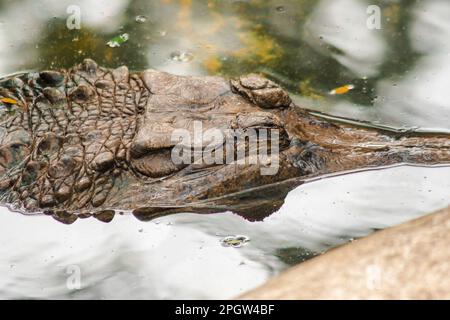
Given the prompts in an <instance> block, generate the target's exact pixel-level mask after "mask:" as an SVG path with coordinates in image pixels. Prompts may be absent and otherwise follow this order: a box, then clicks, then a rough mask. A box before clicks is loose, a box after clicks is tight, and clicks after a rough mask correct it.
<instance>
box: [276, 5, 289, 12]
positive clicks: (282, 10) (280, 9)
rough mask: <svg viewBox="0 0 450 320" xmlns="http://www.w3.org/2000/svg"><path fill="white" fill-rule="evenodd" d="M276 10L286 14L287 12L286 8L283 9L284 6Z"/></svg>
mask: <svg viewBox="0 0 450 320" xmlns="http://www.w3.org/2000/svg"><path fill="white" fill-rule="evenodd" d="M275 9H276V10H277V11H278V12H285V11H286V8H285V7H283V6H278V7H276V8H275Z"/></svg>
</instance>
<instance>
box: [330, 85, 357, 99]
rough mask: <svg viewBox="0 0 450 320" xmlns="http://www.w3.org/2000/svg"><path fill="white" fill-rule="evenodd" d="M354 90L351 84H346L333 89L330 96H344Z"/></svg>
mask: <svg viewBox="0 0 450 320" xmlns="http://www.w3.org/2000/svg"><path fill="white" fill-rule="evenodd" d="M353 89H355V86H354V85H353V84H346V85H345V86H342V87H339V88H335V89H333V90H331V91H330V94H331V95H333V96H334V95H340V94H346V93H348V92H349V91H350V90H353Z"/></svg>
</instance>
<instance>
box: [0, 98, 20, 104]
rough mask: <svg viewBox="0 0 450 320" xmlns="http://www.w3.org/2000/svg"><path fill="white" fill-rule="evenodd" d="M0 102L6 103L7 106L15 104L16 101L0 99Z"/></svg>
mask: <svg viewBox="0 0 450 320" xmlns="http://www.w3.org/2000/svg"><path fill="white" fill-rule="evenodd" d="M0 102H3V103H7V104H17V100H14V99H11V98H0Z"/></svg>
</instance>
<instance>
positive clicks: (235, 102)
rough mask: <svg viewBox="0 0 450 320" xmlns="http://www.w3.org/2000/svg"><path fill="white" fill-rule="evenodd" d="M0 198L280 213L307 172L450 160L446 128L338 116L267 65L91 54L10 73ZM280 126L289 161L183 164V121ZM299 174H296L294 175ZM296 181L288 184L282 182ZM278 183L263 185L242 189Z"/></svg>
mask: <svg viewBox="0 0 450 320" xmlns="http://www.w3.org/2000/svg"><path fill="white" fill-rule="evenodd" d="M0 98H10V99H14V100H16V101H17V102H18V103H17V104H15V105H9V104H8V103H3V104H2V105H1V106H0V107H1V109H0V200H1V203H3V204H9V205H12V206H14V207H15V208H18V209H20V210H23V211H27V212H45V213H47V214H51V215H53V216H54V217H55V218H56V219H58V220H60V221H62V222H66V223H72V222H74V221H75V220H76V219H77V217H88V216H91V215H94V216H96V217H97V218H98V219H99V220H101V221H105V222H108V221H111V219H112V217H113V216H114V211H113V210H133V212H134V214H135V215H136V216H137V217H138V218H141V219H150V218H153V217H155V216H158V215H162V214H169V213H173V212H181V211H184V212H185V211H195V212H205V213H209V212H217V211H224V210H227V209H232V210H234V211H235V212H238V213H241V214H243V215H245V216H246V217H247V218H249V219H252V220H253V219H259V218H261V217H262V216H264V215H267V214H270V213H271V212H273V211H274V210H276V209H277V207H279V205H280V204H281V203H282V200H283V198H284V195H285V194H286V192H288V191H289V190H290V189H291V188H292V187H294V186H296V185H298V184H300V183H301V182H302V181H303V180H304V179H308V178H311V177H315V176H319V175H323V174H329V173H333V172H341V171H345V170H353V169H360V168H367V167H374V166H384V165H390V164H395V163H418V164H437V163H449V162H450V140H449V135H447V134H421V133H408V134H406V133H405V134H400V133H397V132H391V131H382V130H375V129H366V128H363V127H359V126H355V125H349V124H341V123H332V122H329V121H327V120H324V119H322V118H319V117H317V116H314V115H312V114H311V113H309V112H307V111H306V110H304V109H302V108H300V107H298V106H296V105H294V104H293V103H292V102H291V100H290V98H289V95H288V94H287V92H286V91H284V90H283V89H282V88H281V87H279V86H278V85H277V84H275V83H274V82H272V81H270V80H268V79H265V78H262V77H260V76H258V75H247V76H243V77H240V78H239V79H233V80H231V81H228V80H225V79H223V78H219V77H181V76H174V75H170V74H167V73H164V72H159V71H155V70H146V71H143V72H139V73H130V72H129V71H128V69H127V68H126V67H120V68H117V69H114V70H110V69H105V68H101V67H98V66H97V64H96V63H95V62H94V61H92V60H89V59H87V60H85V61H84V62H83V63H81V64H80V65H78V66H75V67H74V68H72V69H69V70H60V71H42V72H40V73H26V74H19V75H15V76H11V77H9V78H6V79H3V80H2V81H0ZM198 120H199V121H202V124H203V130H207V129H209V128H219V129H223V130H225V129H241V130H244V131H245V130H248V129H250V128H252V129H254V128H256V129H263V128H276V129H279V131H280V133H281V141H280V155H279V157H280V167H279V171H278V173H277V174H276V175H274V176H263V175H261V171H260V169H261V167H262V166H266V165H267V164H254V165H249V164H247V165H246V164H239V165H220V164H217V165H206V164H201V163H196V164H192V165H175V164H174V163H172V161H171V158H170V152H171V149H172V148H173V147H174V143H173V142H171V139H170V138H171V133H172V131H173V130H175V129H180V128H183V129H187V130H188V131H190V132H192V131H193V123H194V121H198ZM292 178H298V179H294V180H293V179H292ZM282 181H288V182H286V183H283V184H277V183H278V182H282ZM263 186H270V188H267V189H266V190H265V192H264V193H261V192H259V196H258V192H254V193H251V192H247V193H245V192H242V191H245V190H251V189H254V188H260V187H263Z"/></svg>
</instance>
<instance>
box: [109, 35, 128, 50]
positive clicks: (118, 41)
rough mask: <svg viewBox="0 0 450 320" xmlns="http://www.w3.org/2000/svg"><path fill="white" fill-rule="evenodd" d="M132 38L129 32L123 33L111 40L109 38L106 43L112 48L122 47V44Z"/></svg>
mask: <svg viewBox="0 0 450 320" xmlns="http://www.w3.org/2000/svg"><path fill="white" fill-rule="evenodd" d="M129 38H130V35H129V34H128V33H124V34H121V35H120V36H117V37H114V38H112V39H111V40H109V41H108V42H107V43H106V45H108V46H109V47H111V48H117V47H120V46H121V45H122V44H124V43H125V42H127V41H128V39H129Z"/></svg>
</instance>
